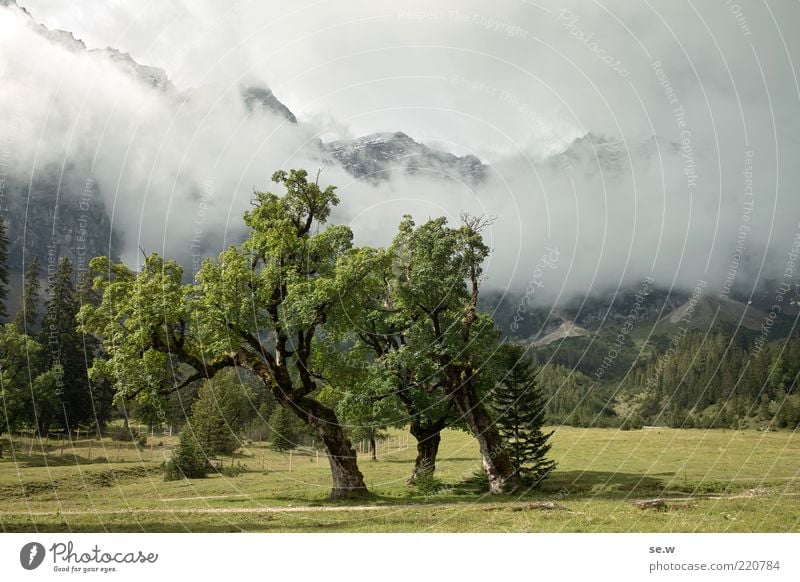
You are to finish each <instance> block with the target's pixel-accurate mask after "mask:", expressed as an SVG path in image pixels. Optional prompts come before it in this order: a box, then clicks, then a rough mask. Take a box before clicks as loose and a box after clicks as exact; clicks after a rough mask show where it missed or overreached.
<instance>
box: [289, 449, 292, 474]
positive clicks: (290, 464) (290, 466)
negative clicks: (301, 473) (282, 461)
mask: <svg viewBox="0 0 800 582" xmlns="http://www.w3.org/2000/svg"><path fill="white" fill-rule="evenodd" d="M289 472H290V473H291V472H292V451H291V450H290V451H289Z"/></svg>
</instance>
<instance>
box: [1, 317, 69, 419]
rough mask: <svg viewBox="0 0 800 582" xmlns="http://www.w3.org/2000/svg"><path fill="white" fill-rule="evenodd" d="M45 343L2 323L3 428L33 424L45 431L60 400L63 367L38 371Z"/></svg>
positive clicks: (13, 326)
mask: <svg viewBox="0 0 800 582" xmlns="http://www.w3.org/2000/svg"><path fill="white" fill-rule="evenodd" d="M41 352H42V346H41V345H40V344H39V343H38V342H36V341H34V340H33V339H31V338H30V337H28V336H27V335H24V334H21V333H20V332H19V330H18V329H17V326H16V325H14V324H13V323H9V324H6V325H3V326H0V402H2V403H3V405H2V406H0V431H5V430H14V429H16V428H19V427H21V426H31V427H34V428H35V429H36V431H37V432H38V433H39V434H46V433H47V430H48V429H49V427H50V425H51V424H52V422H53V421H54V419H55V418H56V417H57V415H58V412H59V411H60V408H61V402H60V399H59V398H58V395H57V394H56V377H57V375H58V374H60V367H55V368H52V369H50V370H47V371H45V372H39V371H38V366H37V365H36V364H37V362H38V361H39V356H40V354H41Z"/></svg>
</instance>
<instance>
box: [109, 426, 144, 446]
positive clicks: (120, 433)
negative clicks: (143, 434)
mask: <svg viewBox="0 0 800 582" xmlns="http://www.w3.org/2000/svg"><path fill="white" fill-rule="evenodd" d="M105 435H106V436H109V437H111V440H112V441H119V442H133V441H135V440H137V439H138V438H139V431H136V430H132V429H131V428H130V426H123V425H118V424H115V425H112V426H109V427H108V428H107V429H106V431H105Z"/></svg>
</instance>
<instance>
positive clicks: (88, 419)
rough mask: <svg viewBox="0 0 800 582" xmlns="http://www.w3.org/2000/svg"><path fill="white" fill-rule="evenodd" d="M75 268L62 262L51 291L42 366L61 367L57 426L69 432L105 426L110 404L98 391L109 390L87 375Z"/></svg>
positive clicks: (43, 332) (43, 333)
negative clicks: (45, 347) (77, 324)
mask: <svg viewBox="0 0 800 582" xmlns="http://www.w3.org/2000/svg"><path fill="white" fill-rule="evenodd" d="M72 278H73V273H72V265H71V263H70V261H69V259H67V258H62V259H61V260H60V261H59V263H58V268H57V270H56V272H55V274H54V276H53V277H52V278H51V282H50V285H49V286H48V290H47V301H46V303H45V314H44V318H43V320H42V329H41V331H40V333H39V342H40V343H41V344H42V345H43V346H44V345H46V346H47V348H48V353H47V356H46V357H45V358H44V361H43V362H42V366H44V368H50V367H55V366H58V367H59V368H60V374H58V376H57V390H58V393H59V396H60V400H61V406H62V414H61V415H59V416H58V418H57V422H58V424H59V425H60V426H62V427H63V428H64V429H67V430H74V429H75V428H77V427H79V426H86V425H95V424H98V423H99V424H101V425H102V424H103V423H104V422H105V418H106V417H107V415H108V405H109V404H110V403H109V402H108V401H105V402H104V407H103V406H101V405H100V401H101V398H100V397H99V391H98V389H102V388H105V387H107V385H105V384H103V383H98V384H97V386H93V385H92V384H91V383H90V381H89V378H88V376H87V373H86V361H87V356H88V358H91V357H93V356H94V354H92V353H89V354H87V353H86V351H85V350H86V347H87V346H86V344H85V343H84V337H83V335H82V334H81V333H79V332H78V330H77V327H76V316H77V314H78V309H79V307H80V306H79V301H78V297H77V293H76V290H75V285H74V283H73V280H72Z"/></svg>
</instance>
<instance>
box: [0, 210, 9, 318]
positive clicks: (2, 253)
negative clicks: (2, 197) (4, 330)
mask: <svg viewBox="0 0 800 582" xmlns="http://www.w3.org/2000/svg"><path fill="white" fill-rule="evenodd" d="M7 299H8V227H7V226H6V221H5V218H2V217H0V322H3V323H5V321H6V318H7V317H8V311H7V309H6V300H7Z"/></svg>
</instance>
